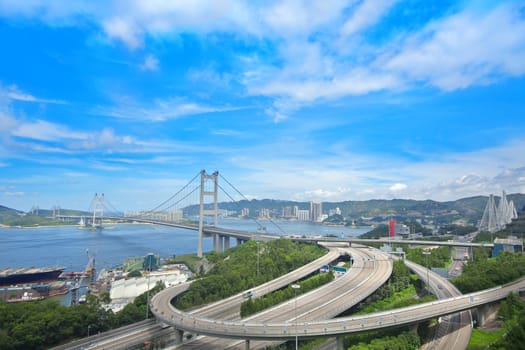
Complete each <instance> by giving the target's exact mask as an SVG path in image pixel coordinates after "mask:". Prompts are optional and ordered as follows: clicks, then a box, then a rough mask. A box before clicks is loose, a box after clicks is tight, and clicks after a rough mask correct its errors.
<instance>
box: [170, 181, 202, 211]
mask: <svg viewBox="0 0 525 350" xmlns="http://www.w3.org/2000/svg"><path fill="white" fill-rule="evenodd" d="M199 187H200V185H199V186H196V187H195V188H194V189H193V190H191V192H189V193H188V194H187V195H185V196H184V197H182V198H181V199H179V200H178V201H177V202H174V203H173V204H171V205H170V206H168V207H166V208H165V210H168V209H170V208H173V207H174V206H176V205H177V204H179V203H180V202H182V201H183V200H185V199H186V198H188V197H189V196H190V195H192V194H193V193H195V191H197V190H198V189H199Z"/></svg>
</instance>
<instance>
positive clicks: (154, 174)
mask: <svg viewBox="0 0 525 350" xmlns="http://www.w3.org/2000/svg"><path fill="white" fill-rule="evenodd" d="M0 42H1V43H2V54H1V55H0V204H1V205H5V206H9V207H14V208H17V209H21V210H29V209H30V208H31V206H33V205H38V206H40V207H41V208H50V207H52V206H54V205H58V206H61V207H62V208H78V209H86V208H87V207H88V206H89V202H90V201H91V199H92V196H93V194H94V193H95V192H98V193H101V192H104V193H105V194H106V198H108V199H109V200H110V201H111V203H112V204H113V205H114V206H116V207H117V208H118V209H121V210H140V209H150V208H152V207H154V206H155V205H156V204H158V203H160V202H161V201H162V200H164V199H165V198H167V197H168V196H169V195H171V194H173V193H175V192H176V191H177V190H178V189H180V188H181V187H182V186H183V185H184V184H186V183H187V182H188V181H189V180H190V179H191V178H192V177H193V176H194V175H195V174H196V173H197V172H198V171H200V169H206V170H207V171H208V172H212V171H214V170H219V171H220V172H221V174H222V175H223V176H224V177H225V178H227V179H228V180H229V181H230V182H231V183H233V184H234V185H235V186H236V187H237V188H238V189H239V190H240V191H241V192H243V193H244V194H245V195H246V196H247V197H248V198H259V199H262V198H274V199H290V200H299V201H309V200H318V201H319V200H320V201H342V200H366V199H372V198H387V199H388V198H413V199H434V200H440V201H443V200H454V199H458V198H462V197H467V196H474V195H486V194H489V193H499V192H500V191H501V190H502V189H505V190H506V191H507V192H508V193H515V192H521V193H525V76H524V75H525V2H523V1H507V2H506V1H417V0H406V1H394V0H364V1H357V0H351V1H342V0H337V1H335V0H334V1H332V0H325V1H300V0H293V1H292V0H287V1H261V2H260V1H235V0H223V1H205V0H196V1H161V0H156V1H152V0H151V1H132V0H130V1H124V0H122V1H118V0H112V1H82V0H79V1H62V0H55V1H51V0H49V1H39V0H27V1H18V0H0Z"/></svg>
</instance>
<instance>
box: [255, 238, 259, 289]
mask: <svg viewBox="0 0 525 350" xmlns="http://www.w3.org/2000/svg"><path fill="white" fill-rule="evenodd" d="M255 243H257V279H259V241H255ZM257 282H258V281H257Z"/></svg>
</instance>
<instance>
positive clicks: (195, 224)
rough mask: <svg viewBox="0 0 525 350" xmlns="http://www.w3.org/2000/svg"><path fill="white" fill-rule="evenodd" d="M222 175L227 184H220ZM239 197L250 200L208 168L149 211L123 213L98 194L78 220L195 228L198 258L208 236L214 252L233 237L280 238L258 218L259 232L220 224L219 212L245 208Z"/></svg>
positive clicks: (90, 223) (99, 224)
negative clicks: (265, 229) (223, 205)
mask: <svg viewBox="0 0 525 350" xmlns="http://www.w3.org/2000/svg"><path fill="white" fill-rule="evenodd" d="M219 178H220V179H221V180H222V181H223V182H224V183H225V184H226V185H227V186H226V185H225V186H221V185H220V184H219ZM240 200H248V198H246V196H245V195H244V194H242V192H240V191H239V190H238V189H237V188H236V187H235V186H234V185H232V183H231V182H229V181H228V180H227V179H226V178H224V177H223V176H222V175H220V174H219V172H218V171H214V172H213V173H211V174H209V173H207V172H206V170H201V171H200V172H199V173H197V174H196V175H195V176H194V177H193V178H192V179H191V180H190V181H189V182H188V183H186V184H185V185H184V186H182V187H181V188H180V189H179V190H178V191H177V192H176V193H175V194H173V195H172V196H171V197H169V198H168V199H166V200H164V201H163V202H161V203H160V204H158V205H157V206H155V207H154V208H152V209H150V210H145V211H134V212H129V211H127V212H123V211H120V210H118V209H117V208H115V206H114V205H112V204H111V203H110V202H109V201H108V199H107V197H105V196H104V194H103V193H102V194H97V193H96V194H95V196H94V198H93V200H92V204H91V208H92V212H93V215H92V216H89V217H87V216H86V217H80V219H79V220H80V223H81V224H82V225H85V226H87V227H92V228H95V229H101V228H103V221H105V220H114V221H132V222H142V223H151V224H157V225H164V226H171V227H178V228H184V229H189V230H195V231H198V241H197V256H199V257H202V254H203V251H202V242H203V238H205V237H212V238H213V248H214V250H215V251H223V250H225V249H229V248H230V245H231V243H230V239H231V238H233V239H236V244H242V243H244V242H245V241H247V240H250V239H254V238H256V239H257V240H269V239H275V238H277V237H278V235H272V234H267V233H264V234H262V233H260V232H259V231H262V230H263V227H264V226H263V225H261V223H260V222H259V221H258V220H257V219H255V218H251V220H253V222H254V224H255V225H256V227H257V233H254V232H251V231H238V230H232V229H221V228H219V227H218V219H219V215H227V214H228V213H229V212H231V208H235V211H237V212H240V211H241V210H242V208H239V206H240V203H239V201H240ZM219 201H220V202H221V203H228V205H227V206H228V208H230V210H226V209H219ZM91 208H90V211H91ZM63 217H64V216H63ZM268 220H269V221H270V223H272V224H273V225H274V226H275V227H276V229H277V231H278V232H280V233H281V234H286V233H285V232H284V230H283V229H282V228H281V227H280V226H279V225H278V224H277V223H276V222H275V221H273V220H271V219H268ZM254 235H256V237H254Z"/></svg>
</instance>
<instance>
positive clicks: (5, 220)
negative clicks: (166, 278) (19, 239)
mask: <svg viewBox="0 0 525 350" xmlns="http://www.w3.org/2000/svg"><path fill="white" fill-rule="evenodd" d="M60 214H62V215H89V214H88V213H86V212H82V211H79V210H68V209H62V210H60ZM64 224H67V223H65V222H63V221H59V220H55V219H53V210H47V209H39V210H38V211H36V212H34V213H25V212H23V211H20V210H16V209H12V208H8V207H6V206H3V205H0V225H3V226H22V227H31V226H50V225H64Z"/></svg>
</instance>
